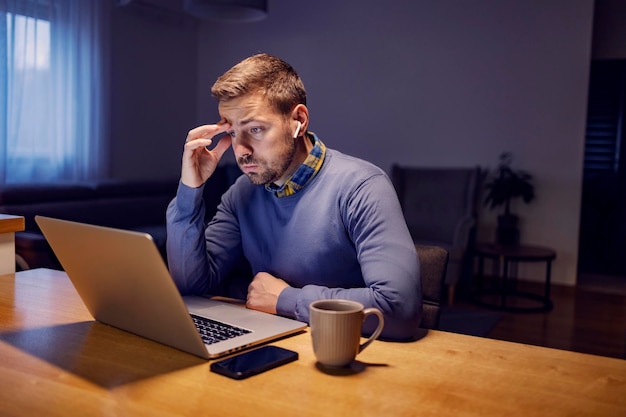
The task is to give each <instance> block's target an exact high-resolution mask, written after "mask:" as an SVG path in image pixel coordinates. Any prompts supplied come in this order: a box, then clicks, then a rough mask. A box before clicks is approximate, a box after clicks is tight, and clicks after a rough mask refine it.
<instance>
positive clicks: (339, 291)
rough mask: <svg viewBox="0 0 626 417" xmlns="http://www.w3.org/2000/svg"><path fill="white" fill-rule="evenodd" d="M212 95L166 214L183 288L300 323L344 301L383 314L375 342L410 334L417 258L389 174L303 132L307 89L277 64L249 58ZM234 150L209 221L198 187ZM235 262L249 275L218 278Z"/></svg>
mask: <svg viewBox="0 0 626 417" xmlns="http://www.w3.org/2000/svg"><path fill="white" fill-rule="evenodd" d="M211 92H212V94H213V96H214V97H216V98H217V100H218V101H219V107H218V108H219V113H220V117H221V120H220V121H219V122H218V123H217V124H214V125H204V126H200V127H197V128H195V129H193V130H191V131H190V132H189V134H188V135H187V140H186V143H185V147H184V152H183V158H182V174H181V180H180V184H179V188H178V192H177V195H176V198H175V199H174V200H173V201H172V202H171V203H170V205H169V207H168V210H167V233H168V241H167V253H168V262H169V267H170V271H171V273H172V276H173V278H174V280H175V282H176V284H177V286H178V288H179V290H180V291H181V293H183V294H187V293H207V292H209V293H213V294H215V293H216V292H217V291H218V288H224V286H225V285H226V286H228V287H230V288H232V287H233V286H234V287H238V289H239V290H240V292H241V296H242V298H246V306H247V307H248V308H251V309H256V310H261V311H265V312H268V313H273V314H280V315H284V316H287V317H292V318H295V319H298V320H301V321H304V322H308V319H309V304H310V303H311V302H312V301H314V300H318V299H323V298H344V299H350V300H355V301H358V302H360V303H362V304H363V305H364V306H365V307H366V308H367V307H376V308H378V309H380V310H381V311H382V312H383V314H384V316H385V327H384V330H383V333H382V337H386V338H390V339H407V338H410V337H412V336H413V335H414V333H415V330H416V328H417V327H418V325H419V322H420V319H421V310H422V294H421V285H420V277H419V268H418V260H417V255H416V252H415V247H414V245H413V242H412V240H411V237H410V235H409V232H408V229H407V226H406V223H405V220H404V217H403V214H402V211H401V208H400V204H399V203H398V198H397V196H396V194H395V190H394V188H393V186H392V185H391V183H390V181H389V179H388V177H387V176H386V175H385V173H384V172H383V171H382V170H381V169H379V168H377V167H375V166H374V165H372V164H370V163H368V162H365V161H362V160H359V159H356V158H353V157H350V156H346V155H344V154H342V153H340V152H338V151H335V150H332V149H329V148H326V146H325V145H324V143H322V141H321V140H320V139H319V138H318V137H317V136H316V135H315V134H314V133H312V132H310V131H309V130H308V128H309V110H308V109H307V107H306V91H305V89H304V85H303V84H302V81H301V80H300V77H299V76H298V75H297V73H296V72H295V70H294V69H293V68H292V67H291V66H290V65H289V64H287V63H286V62H284V61H282V60H280V59H279V58H276V57H274V56H271V55H268V54H259V55H255V56H252V57H250V58H247V59H245V60H244V61H242V62H240V63H239V64H237V65H235V66H234V67H233V68H231V69H230V70H229V71H227V72H226V73H225V74H224V75H222V76H221V77H220V78H219V79H218V80H217V81H216V83H215V84H214V85H213V88H212V90H211ZM224 133H225V134H224ZM220 134H223V136H222V137H221V138H220V139H219V140H217V139H216V141H217V144H213V140H214V138H215V137H216V135H220ZM211 145H214V146H213V147H212V149H211V150H209V146H211ZM230 147H232V148H233V152H234V153H235V157H236V159H237V164H238V165H239V167H240V169H241V170H242V171H243V173H244V174H245V176H241V177H240V178H239V179H238V180H237V181H236V182H235V184H233V186H232V187H231V188H230V189H229V190H228V191H227V192H226V193H225V194H224V196H223V197H222V202H221V203H220V205H219V206H218V209H217V213H216V215H215V217H214V218H213V219H212V220H211V222H210V223H209V224H208V226H205V224H204V223H203V219H204V202H203V200H202V192H203V187H204V184H205V182H206V181H210V177H211V175H212V174H213V172H214V171H215V169H216V166H217V164H218V162H219V161H220V159H221V158H222V155H224V152H226V151H227V150H228V148H230ZM246 177H247V178H246ZM242 257H245V259H246V260H247V261H248V262H249V264H250V266H251V269H252V275H253V276H251V277H248V279H247V281H245V282H242V281H235V282H230V283H228V282H224V281H225V280H227V279H230V278H227V277H228V274H229V273H230V271H231V270H232V269H233V267H234V266H235V265H236V264H237V263H238V262H239V261H240V260H241V259H242ZM229 295H232V292H231V293H230V294H229ZM375 325H376V323H375V322H371V323H370V322H367V323H366V324H365V326H364V333H366V334H368V333H370V332H372V331H373V329H374V328H375Z"/></svg>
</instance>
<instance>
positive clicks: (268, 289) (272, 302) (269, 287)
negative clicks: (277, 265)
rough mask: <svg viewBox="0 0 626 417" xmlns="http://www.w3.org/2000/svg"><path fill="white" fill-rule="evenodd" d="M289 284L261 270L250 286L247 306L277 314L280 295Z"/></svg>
mask: <svg viewBox="0 0 626 417" xmlns="http://www.w3.org/2000/svg"><path fill="white" fill-rule="evenodd" d="M288 286H289V285H288V284H287V283H286V282H285V281H283V280H282V279H280V278H276V277H275V276H273V275H271V274H268V273H267V272H259V273H258V274H256V275H255V276H254V279H253V280H252V282H251V283H250V285H249V286H248V299H247V300H246V307H248V308H251V309H253V310H259V311H264V312H266V313H271V314H276V304H277V303H278V296H279V295H280V293H281V292H282V291H283V290H284V289H285V288H287V287H288Z"/></svg>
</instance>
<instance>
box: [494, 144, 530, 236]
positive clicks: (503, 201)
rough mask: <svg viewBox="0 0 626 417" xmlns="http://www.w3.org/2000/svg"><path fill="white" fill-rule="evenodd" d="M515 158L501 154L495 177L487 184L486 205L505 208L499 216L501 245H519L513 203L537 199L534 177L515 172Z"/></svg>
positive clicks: (507, 153)
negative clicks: (513, 163) (519, 200)
mask: <svg viewBox="0 0 626 417" xmlns="http://www.w3.org/2000/svg"><path fill="white" fill-rule="evenodd" d="M512 161H513V156H512V155H511V153H510V152H503V153H502V154H500V162H499V164H498V168H497V169H496V171H495V173H494V174H493V176H492V177H491V178H490V179H489V180H488V182H487V183H486V184H485V188H486V195H485V205H489V208H491V209H494V208H496V207H500V206H504V212H503V213H502V214H500V215H499V216H498V227H497V229H496V241H497V243H499V244H501V245H517V244H519V229H518V220H519V218H518V216H517V215H516V214H513V213H511V201H512V200H513V199H517V198H521V199H522V200H523V201H524V202H525V203H530V202H531V201H532V200H533V199H534V198H535V186H534V185H533V178H532V176H531V175H530V174H529V173H528V172H525V171H521V170H513V168H511V164H512Z"/></svg>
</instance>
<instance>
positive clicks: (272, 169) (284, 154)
mask: <svg viewBox="0 0 626 417" xmlns="http://www.w3.org/2000/svg"><path fill="white" fill-rule="evenodd" d="M286 145H287V146H286V147H285V148H283V149H282V150H281V152H280V154H278V155H277V156H276V158H274V160H273V161H272V162H268V161H266V160H263V159H257V158H255V157H254V156H252V155H245V156H242V157H239V158H237V164H238V165H239V168H241V167H243V166H244V165H248V164H251V165H257V167H259V168H260V169H259V170H258V171H257V172H246V173H245V174H246V176H247V177H248V179H249V180H250V182H251V183H252V184H254V185H263V184H268V183H272V182H274V181H277V180H279V179H280V178H282V177H283V176H284V175H285V172H286V171H287V169H288V168H289V167H290V166H291V164H292V162H293V159H294V157H295V155H296V145H295V141H294V140H293V138H289V139H288V140H287V141H286Z"/></svg>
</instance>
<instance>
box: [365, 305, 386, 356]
mask: <svg viewBox="0 0 626 417" xmlns="http://www.w3.org/2000/svg"><path fill="white" fill-rule="evenodd" d="M370 314H374V315H376V317H378V327H376V330H375V331H374V333H372V335H371V336H370V337H369V339H367V340H366V341H365V342H363V343H361V345H360V346H359V353H361V352H363V350H365V348H366V347H368V346H369V345H370V343H372V342H373V341H374V340H376V338H378V336H380V332H382V331H383V327H384V326H385V319H384V318H383V313H381V312H380V310H379V309H377V308H366V309H365V310H363V321H365V319H366V318H367V316H369V315H370Z"/></svg>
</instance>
